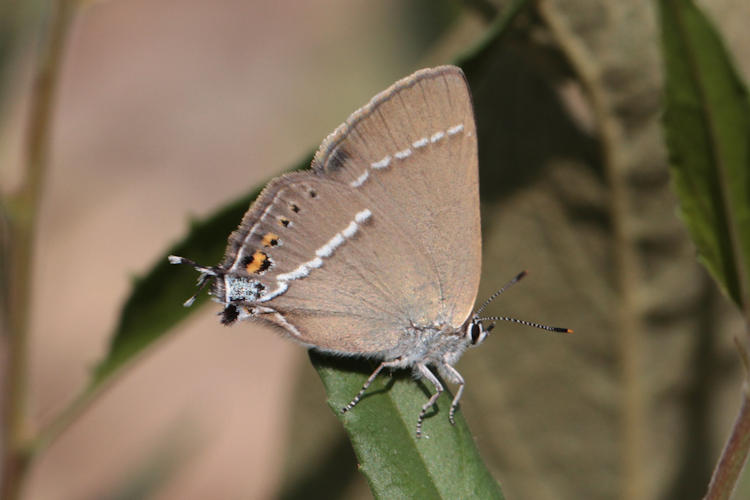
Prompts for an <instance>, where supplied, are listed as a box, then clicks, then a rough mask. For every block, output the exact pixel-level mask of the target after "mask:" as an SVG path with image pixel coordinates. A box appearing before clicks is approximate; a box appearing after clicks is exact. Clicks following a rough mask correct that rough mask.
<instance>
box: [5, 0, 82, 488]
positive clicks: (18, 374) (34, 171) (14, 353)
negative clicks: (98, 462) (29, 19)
mask: <svg viewBox="0 0 750 500" xmlns="http://www.w3.org/2000/svg"><path fill="white" fill-rule="evenodd" d="M75 7H76V2H75V1H74V0H59V1H57V2H56V3H54V4H53V10H54V11H53V13H52V19H51V25H50V31H49V33H48V34H47V38H46V40H45V41H44V45H43V47H42V49H41V50H40V55H39V61H38V65H37V68H38V69H37V73H36V75H35V77H34V82H33V87H32V91H31V109H30V116H29V125H28V130H27V135H26V143H25V147H24V153H25V172H24V173H25V178H24V180H23V182H22V184H21V186H20V188H19V189H18V191H17V192H16V193H13V194H12V195H11V196H9V197H8V199H7V200H4V203H3V206H2V208H3V212H4V214H3V215H4V217H5V218H6V220H5V221H4V222H5V225H4V227H3V229H4V230H3V240H4V241H3V245H2V252H3V259H2V265H3V269H2V279H3V282H2V283H1V284H0V286H2V295H3V301H2V307H3V309H4V310H3V311H2V312H3V314H2V317H3V325H2V326H3V341H4V343H5V352H6V360H5V365H4V369H5V374H4V379H5V387H4V390H3V394H2V398H3V401H2V406H3V411H4V419H3V428H2V433H3V435H2V439H3V445H4V446H3V456H2V470H3V484H2V488H1V489H0V498H2V499H4V500H6V499H14V498H17V497H18V496H19V494H20V490H21V486H22V484H23V480H24V478H25V476H26V473H27V471H28V466H29V463H30V461H31V455H30V449H29V446H28V445H29V443H30V440H29V435H28V434H29V431H28V429H27V425H28V415H27V407H26V403H27V396H28V336H29V335H28V334H29V323H30V311H31V308H30V302H31V281H32V258H33V247H34V236H35V231H36V221H37V218H38V212H39V204H40V200H41V193H42V188H43V184H44V178H45V175H46V172H47V166H48V164H49V150H50V143H51V140H50V139H51V126H52V112H53V109H54V100H55V89H56V86H57V80H58V75H59V68H60V62H61V55H62V52H63V48H64V45H65V40H66V35H67V33H68V29H69V27H70V22H71V20H72V18H73V14H74V12H75Z"/></svg>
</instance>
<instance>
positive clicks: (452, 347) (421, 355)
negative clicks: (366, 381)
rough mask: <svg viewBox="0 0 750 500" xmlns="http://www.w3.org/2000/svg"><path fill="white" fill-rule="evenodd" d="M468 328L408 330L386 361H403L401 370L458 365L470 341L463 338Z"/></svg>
mask: <svg viewBox="0 0 750 500" xmlns="http://www.w3.org/2000/svg"><path fill="white" fill-rule="evenodd" d="M464 330H465V327H464V326H462V327H460V328H455V327H454V326H452V325H430V326H409V327H407V328H406V329H405V332H406V335H403V336H401V341H400V342H399V344H398V345H397V346H395V347H394V348H393V349H389V350H388V351H387V352H384V353H383V358H384V359H385V360H386V361H389V360H400V361H401V362H400V363H399V364H398V366H400V367H404V368H406V367H414V366H415V365H416V364H418V363H420V364H425V365H433V366H437V367H440V366H442V365H443V364H448V365H453V364H455V363H456V362H457V361H458V360H459V358H460V357H461V355H462V354H463V353H464V351H465V350H466V348H467V347H469V345H471V339H470V338H468V339H467V337H466V336H465V335H464V334H463V332H464Z"/></svg>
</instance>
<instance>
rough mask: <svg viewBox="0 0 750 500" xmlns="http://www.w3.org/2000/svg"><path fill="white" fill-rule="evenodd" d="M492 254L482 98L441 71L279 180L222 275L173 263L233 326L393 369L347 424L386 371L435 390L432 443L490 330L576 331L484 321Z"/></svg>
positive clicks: (404, 85) (351, 121)
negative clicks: (437, 416)
mask: <svg viewBox="0 0 750 500" xmlns="http://www.w3.org/2000/svg"><path fill="white" fill-rule="evenodd" d="M481 251H482V242H481V230H480V214H479V179H478V160H477V136H476V125H475V122H474V113H473V108H472V101H471V95H470V92H469V87H468V85H467V82H466V78H465V76H464V74H463V72H462V71H461V69H460V68H458V67H455V66H440V67H436V68H428V69H423V70H420V71H417V72H416V73H414V74H412V75H411V76H408V77H406V78H403V79H401V80H399V81H398V82H396V83H395V84H393V85H392V86H391V87H389V88H388V89H386V90H384V91H383V92H381V93H379V94H377V95H376V96H375V97H373V98H372V100H370V102H369V103H368V104H366V105H365V106H363V107H362V108H360V109H359V110H357V111H355V112H354V113H353V114H352V115H351V116H350V117H349V118H348V119H347V120H346V121H345V122H344V123H343V124H341V125H340V126H339V127H338V128H337V129H336V130H335V131H334V132H333V133H332V134H330V135H329V136H328V137H327V138H326V139H325V140H324V141H323V143H322V144H321V146H320V148H319V149H318V151H317V153H316V155H315V157H314V159H313V161H312V166H311V169H310V170H308V171H304V172H295V173H290V174H286V175H283V176H281V177H278V178H276V179H274V180H272V181H271V182H270V183H269V184H268V185H267V186H266V188H265V189H264V190H263V191H262V193H261V194H260V196H259V197H258V198H257V200H256V201H255V202H254V203H253V205H252V206H251V207H250V209H249V210H248V212H247V213H246V214H245V216H244V218H243V220H242V223H241V224H240V226H239V228H238V229H237V230H236V231H235V232H234V233H232V234H231V236H230V237H229V243H228V246H227V249H226V253H225V256H224V260H223V261H222V262H221V264H219V265H218V266H213V267H206V266H201V265H198V264H196V263H195V262H193V261H192V260H190V259H186V258H183V257H177V256H170V257H169V259H170V262H172V263H173V264H181V263H186V264H190V265H192V266H193V267H194V268H195V269H196V270H198V271H199V272H200V273H201V274H200V278H199V288H200V287H202V286H203V285H205V284H206V283H207V282H208V281H212V286H211V291H210V294H211V295H212V296H213V297H214V299H215V300H216V301H217V302H219V303H221V304H222V305H223V306H224V309H223V311H222V313H221V321H222V323H224V324H227V325H229V324H233V323H235V322H237V321H243V320H259V321H261V322H263V323H266V324H270V325H273V326H274V327H276V328H277V329H278V330H280V331H281V333H282V334H283V335H284V336H286V337H288V338H290V339H292V340H294V341H297V342H299V343H301V344H303V345H306V346H308V347H311V348H314V349H317V350H319V351H322V352H325V353H332V354H335V355H343V356H357V357H366V358H372V359H377V360H380V361H381V363H380V365H379V366H378V368H377V369H376V370H375V371H374V372H373V373H372V375H371V376H370V377H369V378H368V380H367V382H366V383H365V384H364V386H363V387H362V389H361V390H360V392H359V393H358V394H357V395H356V396H355V397H354V398H353V399H352V400H351V402H350V403H349V404H348V405H346V406H345V407H344V408H343V409H342V411H344V412H346V411H349V410H351V409H352V408H354V406H355V405H356V404H357V403H358V402H359V401H360V399H361V398H362V396H363V394H364V393H365V391H366V390H367V388H368V387H369V385H370V384H371V383H372V381H373V380H374V379H375V378H376V377H377V375H378V374H379V373H380V372H381V371H382V370H383V369H404V368H406V369H411V370H412V371H413V373H414V374H415V375H416V376H417V377H418V378H424V379H426V380H427V381H429V382H430V383H431V384H432V386H433V387H434V388H435V392H434V393H433V394H432V395H431V396H430V398H429V399H428V400H427V401H426V402H425V404H424V405H423V406H422V409H421V411H420V413H419V415H418V417H417V425H416V433H417V436H421V435H422V422H423V420H424V417H425V414H426V412H427V411H428V410H429V409H430V408H431V407H432V406H433V405H434V404H435V402H436V400H437V398H438V397H439V396H440V394H441V393H442V392H443V390H444V387H443V384H442V383H441V381H440V380H439V379H438V377H437V376H436V373H435V370H436V371H437V373H438V374H440V375H441V376H442V377H443V378H444V379H445V380H447V381H449V382H451V383H454V384H457V385H458V390H457V391H456V394H455V396H454V398H453V401H452V403H451V406H450V411H449V415H448V417H449V420H450V422H451V423H454V414H455V411H456V408H457V406H458V403H459V400H460V399H461V395H462V394H463V390H464V387H465V382H464V379H463V377H462V376H461V374H460V373H459V372H458V371H457V370H456V369H455V368H454V365H455V364H456V362H457V361H458V360H459V358H460V357H461V355H462V354H463V353H464V351H465V350H466V349H467V348H468V347H471V346H476V345H479V344H481V343H482V341H483V340H484V339H485V338H486V336H487V334H488V332H489V331H490V330H491V326H492V325H490V326H488V327H485V326H484V322H486V321H495V320H498V319H510V320H511V321H516V322H520V323H524V324H529V325H532V326H539V327H540V328H545V329H548V330H554V331H568V330H567V329H561V328H555V327H546V326H543V325H538V324H536V323H530V322H525V321H521V320H515V319H512V318H497V317H489V318H482V317H481V316H480V313H481V311H482V310H483V309H484V307H486V305H487V304H488V303H489V301H487V302H486V303H485V305H484V306H482V307H481V308H479V309H478V310H477V311H476V312H474V311H473V306H474V302H475V300H476V296H477V292H478V287H479V278H480V271H481ZM524 274H525V273H521V274H520V275H518V276H517V277H516V278H515V279H514V280H513V281H511V283H509V284H512V283H514V282H516V281H518V280H519V279H521V277H523V275H524ZM505 288H506V287H504V288H503V289H505ZM503 289H501V290H500V291H498V293H496V294H495V295H494V296H493V297H491V298H490V300H492V298H494V297H495V296H497V295H498V294H499V293H501V292H502V290H503ZM197 293H198V292H196V295H197ZM194 299H195V295H194V296H193V297H191V299H189V300H188V301H187V302H186V304H185V305H188V306H189V305H190V304H192V302H193V300H194Z"/></svg>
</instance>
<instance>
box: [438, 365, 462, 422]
mask: <svg viewBox="0 0 750 500" xmlns="http://www.w3.org/2000/svg"><path fill="white" fill-rule="evenodd" d="M440 368H441V369H442V372H441V373H442V374H443V376H444V377H445V378H447V379H449V380H450V381H451V382H453V383H454V384H458V390H457V391H456V395H455V396H454V397H453V401H452V402H451V409H450V411H449V412H448V420H450V423H451V425H456V421H455V420H454V418H453V416H454V415H455V414H456V408H458V401H459V400H460V399H461V395H462V394H463V393H464V386H465V385H466V382H464V378H463V377H462V376H461V374H460V373H458V370H456V369H455V368H453V367H452V366H451V365H449V364H447V363H446V364H444V365H442V366H441V367H440Z"/></svg>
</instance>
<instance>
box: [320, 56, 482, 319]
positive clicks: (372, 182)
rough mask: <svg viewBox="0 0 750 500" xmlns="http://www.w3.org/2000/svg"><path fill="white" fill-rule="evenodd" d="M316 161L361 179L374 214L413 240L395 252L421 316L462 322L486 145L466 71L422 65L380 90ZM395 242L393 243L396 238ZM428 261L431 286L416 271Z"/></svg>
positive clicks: (474, 278) (472, 278) (476, 245)
mask: <svg viewBox="0 0 750 500" xmlns="http://www.w3.org/2000/svg"><path fill="white" fill-rule="evenodd" d="M313 165H314V166H315V168H317V169H319V170H322V171H324V172H325V174H326V176H328V177H329V178H333V179H336V180H339V181H341V182H342V183H346V184H348V185H350V186H355V190H356V191H357V192H358V193H360V194H361V196H363V197H364V198H365V199H366V200H367V201H368V203H369V204H370V205H371V206H372V207H373V208H372V210H373V213H374V214H377V215H379V216H380V217H381V218H383V219H386V220H387V221H388V222H389V223H392V224H394V227H395V228H396V229H395V231H396V232H397V233H398V236H397V238H398V239H407V240H409V241H411V242H412V245H411V248H412V249H413V250H412V251H413V252H416V253H412V254H409V255H398V254H396V255H395V257H396V258H394V259H393V264H392V265H393V266H395V271H396V275H399V276H409V279H408V280H407V279H403V278H402V279H399V280H396V281H394V282H392V286H393V287H394V294H396V295H398V296H399V297H401V300H402V301H404V302H403V303H404V304H410V305H411V306H412V307H407V310H408V312H409V313H410V314H411V315H412V316H411V317H410V319H413V320H419V321H430V320H431V321H441V320H443V321H447V322H448V323H450V324H452V325H454V326H460V325H461V324H462V323H463V322H464V320H465V319H466V318H467V317H468V316H469V315H470V314H471V310H472V306H473V303H474V300H475V298H476V293H477V289H478V286H479V275H480V266H481V237H480V223H479V192H478V169H477V143H476V130H475V124H474V115H473V110H472V103H471V96H470V94H469V89H468V87H467V84H466V80H465V78H464V76H463V73H462V72H461V70H460V69H458V68H456V67H453V66H443V67H438V68H433V69H428V70H422V71H419V72H417V73H415V74H414V75H412V76H410V77H408V78H405V79H403V80H401V81H399V82H397V83H396V84H394V85H393V86H392V87H391V88H389V89H387V90H385V91H384V92H382V93H381V94H379V95H377V96H376V97H375V98H373V99H372V101H371V102H370V103H369V104H368V105H366V106H364V107H363V108H362V109H360V110H359V111H357V112H355V113H354V114H353V115H352V116H351V117H350V118H349V119H348V120H347V121H346V122H345V123H344V124H342V125H341V126H340V127H339V128H338V129H337V130H336V131H335V132H334V133H333V134H331V136H329V137H328V138H327V139H326V140H325V141H324V142H323V144H322V146H321V148H320V150H319V152H318V154H317V155H316V159H315V161H314V162H313ZM387 241H391V240H387ZM417 260H419V261H423V262H424V263H426V264H428V267H429V273H430V277H431V281H430V285H429V286H426V287H421V288H420V287H417V286H415V284H414V283H413V282H411V278H412V277H413V276H414V275H415V272H416V269H415V268H414V267H415V263H416V261H417Z"/></svg>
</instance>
